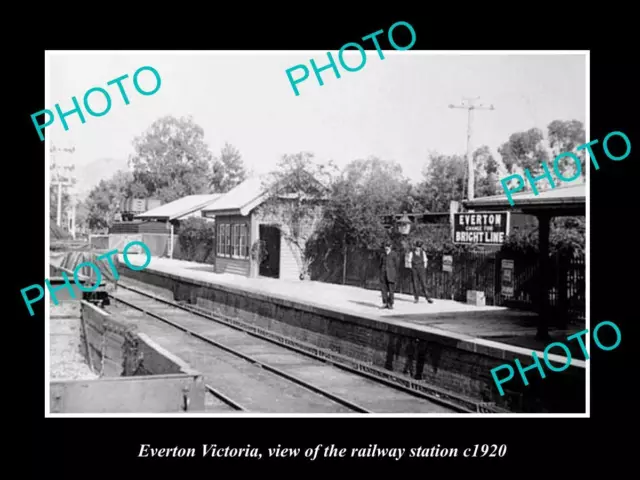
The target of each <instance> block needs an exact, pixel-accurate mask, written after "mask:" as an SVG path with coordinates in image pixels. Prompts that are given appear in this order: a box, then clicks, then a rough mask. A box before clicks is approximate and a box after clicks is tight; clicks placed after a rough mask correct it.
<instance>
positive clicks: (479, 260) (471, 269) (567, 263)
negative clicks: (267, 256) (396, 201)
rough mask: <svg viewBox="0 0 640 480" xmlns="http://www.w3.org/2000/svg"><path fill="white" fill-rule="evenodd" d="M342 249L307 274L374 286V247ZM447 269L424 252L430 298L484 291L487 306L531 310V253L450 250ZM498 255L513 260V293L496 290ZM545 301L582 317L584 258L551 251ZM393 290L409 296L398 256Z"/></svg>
mask: <svg viewBox="0 0 640 480" xmlns="http://www.w3.org/2000/svg"><path fill="white" fill-rule="evenodd" d="M345 253H346V259H345V254H341V253H338V252H335V253H334V254H332V255H328V256H326V257H323V258H318V259H316V260H315V261H314V262H313V263H312V265H311V279H312V280H316V281H321V282H327V283H339V284H346V285H352V286H357V287H362V288H367V289H372V290H377V289H379V288H380V281H379V270H378V265H379V263H378V258H379V254H380V253H379V252H377V251H367V250H361V249H356V248H349V249H347V250H346V252H345ZM452 257H453V265H452V271H451V272H448V271H443V255H428V260H429V264H428V267H427V288H428V291H429V294H430V295H431V296H432V297H433V298H442V299H451V300H456V301H461V302H465V301H466V295H467V290H479V291H482V292H484V294H485V301H486V304H487V305H496V306H509V307H514V308H522V309H526V310H536V309H537V305H538V303H539V302H538V301H537V298H538V285H539V282H540V277H539V266H538V262H539V260H538V256H537V255H513V254H509V255H505V254H502V253H496V252H485V253H460V254H454V255H452ZM502 259H509V260H513V262H514V277H513V288H514V294H513V296H511V297H506V296H504V295H503V294H502V292H501V281H500V274H501V273H500V265H501V261H502ZM549 267H550V268H549V275H550V276H549V278H548V285H549V305H550V307H551V308H552V309H554V311H556V312H558V313H561V314H562V315H568V316H570V317H573V318H575V319H579V320H583V319H584V318H585V293H586V288H585V287H586V285H585V259H584V257H583V256H576V257H574V258H567V257H566V256H562V255H554V256H552V257H551V258H550V266H549ZM396 292H397V293H405V294H410V295H413V284H412V281H411V270H410V269H407V268H404V262H402V261H401V265H399V270H398V281H397V283H396Z"/></svg>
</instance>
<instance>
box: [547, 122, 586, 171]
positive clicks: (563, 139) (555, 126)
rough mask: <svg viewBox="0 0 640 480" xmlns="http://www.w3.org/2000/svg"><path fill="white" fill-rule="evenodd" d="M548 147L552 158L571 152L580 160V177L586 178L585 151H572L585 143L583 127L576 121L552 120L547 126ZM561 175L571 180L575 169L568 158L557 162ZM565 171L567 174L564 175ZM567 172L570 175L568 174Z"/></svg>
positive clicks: (572, 162)
mask: <svg viewBox="0 0 640 480" xmlns="http://www.w3.org/2000/svg"><path fill="white" fill-rule="evenodd" d="M547 131H548V138H549V146H550V147H551V150H552V152H553V155H554V157H555V156H557V155H559V154H561V153H564V152H573V153H575V154H576V155H577V156H578V158H580V167H581V169H580V170H581V175H582V176H583V177H585V178H586V174H587V172H586V168H585V155H586V153H585V150H582V151H580V152H576V151H574V150H575V148H576V147H578V146H579V145H583V144H584V143H586V139H585V131H584V125H583V124H582V122H580V121H578V120H554V121H553V122H551V123H550V124H549V125H548V126H547ZM558 168H559V169H560V171H561V172H563V175H564V176H565V177H567V178H571V177H572V176H573V175H574V174H575V169H576V168H577V167H576V165H575V163H574V161H573V160H572V159H571V158H570V157H564V158H563V159H561V160H560V162H559V167H558ZM565 171H567V173H564V172H565ZM569 171H570V172H571V173H569Z"/></svg>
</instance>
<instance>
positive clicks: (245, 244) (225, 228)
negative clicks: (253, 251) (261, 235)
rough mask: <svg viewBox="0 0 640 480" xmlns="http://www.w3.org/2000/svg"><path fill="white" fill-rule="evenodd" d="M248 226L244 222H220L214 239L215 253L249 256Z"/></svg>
mask: <svg viewBox="0 0 640 480" xmlns="http://www.w3.org/2000/svg"><path fill="white" fill-rule="evenodd" d="M248 237H249V228H248V226H247V225H246V224H240V223H220V224H218V236H217V240H216V248H217V252H218V253H217V255H218V256H219V257H228V258H241V259H246V258H249V241H248V240H249V239H248Z"/></svg>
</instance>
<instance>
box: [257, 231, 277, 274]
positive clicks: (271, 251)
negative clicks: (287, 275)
mask: <svg viewBox="0 0 640 480" xmlns="http://www.w3.org/2000/svg"><path fill="white" fill-rule="evenodd" d="M259 235H260V243H261V244H262V259H261V261H260V275H262V276H264V277H272V278H280V229H279V228H278V227H274V226H271V225H260V232H259Z"/></svg>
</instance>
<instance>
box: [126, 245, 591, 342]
mask: <svg viewBox="0 0 640 480" xmlns="http://www.w3.org/2000/svg"><path fill="white" fill-rule="evenodd" d="M131 258H133V259H136V257H135V256H131ZM119 260H120V262H121V263H122V264H124V260H123V258H122V255H119ZM131 261H132V263H133V264H136V265H137V264H142V260H140V259H136V260H131ZM136 262H138V263H136ZM145 270H148V271H153V272H158V273H168V274H175V275H178V276H180V277H185V278H191V279H195V280H200V281H202V282H206V283H209V284H212V285H221V286H228V287H235V288H238V289H242V290H246V291H248V292H256V293H262V294H266V295H268V296H272V297H278V298H281V299H287V300H291V301H294V302H296V303H298V302H299V303H305V304H307V305H309V306H316V307H320V308H323V309H329V310H333V311H335V312H336V313H347V314H351V315H357V316H363V317H366V318H369V319H371V320H376V321H378V322H382V323H393V324H402V325H403V326H405V327H409V328H413V329H416V330H421V331H425V330H426V331H430V330H432V329H433V330H434V331H440V332H443V333H448V334H453V335H455V336H459V337H466V338H475V339H486V340H492V341H495V342H497V343H503V344H505V345H510V346H513V347H521V348H525V349H528V350H529V351H530V350H537V351H542V350H544V347H545V346H546V345H548V344H549V343H551V342H553V341H563V340H565V339H566V337H567V336H569V335H571V334H573V333H576V332H578V331H579V330H581V328H578V327H573V328H569V329H567V330H557V329H555V330H554V329H550V335H551V338H552V339H551V340H550V341H548V342H545V343H543V342H541V341H539V340H536V338H535V335H536V326H537V315H536V314H535V313H531V312H526V311H517V310H512V309H509V308H506V307H493V306H484V307H478V306H475V305H468V304H464V303H461V302H456V301H453V300H447V299H437V298H434V303H433V304H428V303H427V302H426V301H425V299H424V298H421V299H420V303H417V304H416V303H414V299H413V297H412V296H411V295H406V294H396V295H395V305H394V309H393V310H387V309H382V308H380V307H381V304H382V299H381V294H380V292H378V291H375V290H367V289H364V288H358V287H353V286H349V285H336V284H331V283H323V282H314V281H289V280H280V279H273V278H267V277H258V278H248V277H243V276H240V275H233V274H217V273H214V272H213V266H212V265H207V264H202V263H195V262H188V261H184V260H173V259H167V258H152V259H151V263H150V264H149V265H148V266H147V267H146V268H145ZM576 353H578V352H576Z"/></svg>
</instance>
